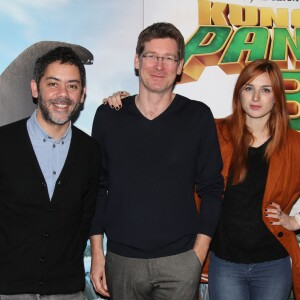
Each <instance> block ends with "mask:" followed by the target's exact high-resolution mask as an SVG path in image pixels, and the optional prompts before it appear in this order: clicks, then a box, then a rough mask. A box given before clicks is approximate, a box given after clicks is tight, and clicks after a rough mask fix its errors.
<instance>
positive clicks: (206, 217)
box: [196, 110, 224, 237]
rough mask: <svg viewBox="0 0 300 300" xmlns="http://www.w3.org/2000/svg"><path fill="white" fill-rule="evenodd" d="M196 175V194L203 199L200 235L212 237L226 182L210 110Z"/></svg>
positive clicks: (202, 132) (202, 131)
mask: <svg viewBox="0 0 300 300" xmlns="http://www.w3.org/2000/svg"><path fill="white" fill-rule="evenodd" d="M199 132H200V133H201V134H202V138H201V145H200V146H199V155H198V163H197V175H196V192H197V194H198V195H199V197H200V199H201V206H200V214H199V223H198V224H199V227H198V233H201V234H205V235H208V236H210V237H212V236H213V235H214V232H215V230H216V227H217V225H218V221H219V216H220V212H221V206H222V194H223V189H224V180H223V177H222V175H221V171H222V167H223V163H222V157H221V152H220V146H219V141H218V137H217V132H216V127H215V121H214V119H213V116H212V113H211V111H210V110H209V112H208V114H207V116H206V120H205V125H204V130H201V131H199Z"/></svg>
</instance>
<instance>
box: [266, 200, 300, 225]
mask: <svg viewBox="0 0 300 300" xmlns="http://www.w3.org/2000/svg"><path fill="white" fill-rule="evenodd" d="M266 217H267V218H271V219H275V221H274V220H272V221H270V223H271V225H274V226H276V225H281V226H283V227H284V228H286V229H288V230H291V231H295V230H298V229H300V225H299V224H298V223H297V221H296V219H295V217H294V216H289V215H287V214H285V213H284V212H283V211H282V210H281V207H280V205H279V204H277V203H275V202H272V203H271V206H270V207H269V208H267V209H266Z"/></svg>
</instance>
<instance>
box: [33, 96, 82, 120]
mask: <svg viewBox="0 0 300 300" xmlns="http://www.w3.org/2000/svg"><path fill="white" fill-rule="evenodd" d="M49 104H50V105H51V104H60V105H68V107H71V106H72V104H73V101H72V100H70V98H57V99H52V100H48V101H44V100H43V99H42V97H41V96H40V95H39V96H38V105H39V108H40V110H41V113H42V116H43V119H44V120H45V121H46V122H47V123H50V124H56V125H64V124H66V123H68V122H69V121H70V120H71V118H72V117H73V116H74V115H75V114H76V112H77V111H78V110H79V107H80V103H77V104H76V105H75V106H74V107H73V110H72V111H69V112H68V114H64V113H62V117H60V118H57V117H55V116H54V115H53V114H52V113H51V111H50V110H49V108H48V107H49Z"/></svg>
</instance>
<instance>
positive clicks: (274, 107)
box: [209, 60, 300, 300]
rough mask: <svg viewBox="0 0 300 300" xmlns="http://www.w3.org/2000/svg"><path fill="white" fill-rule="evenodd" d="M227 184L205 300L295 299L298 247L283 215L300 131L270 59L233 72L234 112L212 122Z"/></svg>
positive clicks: (294, 195)
mask: <svg viewBox="0 0 300 300" xmlns="http://www.w3.org/2000/svg"><path fill="white" fill-rule="evenodd" d="M217 130H218V135H219V141H220V147H221V151H222V158H223V162H224V168H223V176H224V179H225V182H226V188H225V193H224V199H223V208H222V213H221V218H220V222H219V226H218V229H217V232H216V235H215V237H214V239H213V243H212V245H211V257H210V265H209V295H210V299H211V300H218V299H230V300H235V299H236V300H240V299H243V300H247V299H251V300H254V299H255V300H260V299H264V300H276V299H278V300H285V299H287V298H288V295H289V293H290V288H291V281H292V280H291V277H292V275H291V274H292V273H291V260H290V258H292V266H293V267H292V268H293V278H294V289H295V291H296V294H297V299H300V298H299V296H300V287H299V282H300V280H299V279H300V250H299V247H298V243H297V239H296V236H295V233H294V230H297V229H299V228H300V226H299V224H298V223H297V222H296V219H295V218H294V217H289V216H288V215H287V214H288V213H289V212H290V210H291V208H292V206H293V205H294V203H295V202H296V200H297V199H298V198H299V196H300V167H299V166H300V133H298V132H296V131H294V130H291V129H290V128H289V118H288V111H287V105H286V99H285V91H284V86H283V79H282V76H281V72H280V69H279V68H278V66H277V65H276V64H275V63H274V62H272V61H269V60H256V61H253V62H251V63H249V64H248V65H247V66H246V67H245V68H244V69H243V70H242V72H241V74H240V76H239V77H238V79H237V82H236V85H235V88H234V92H233V112H232V114H231V115H230V116H229V117H227V118H225V119H222V120H218V121H217Z"/></svg>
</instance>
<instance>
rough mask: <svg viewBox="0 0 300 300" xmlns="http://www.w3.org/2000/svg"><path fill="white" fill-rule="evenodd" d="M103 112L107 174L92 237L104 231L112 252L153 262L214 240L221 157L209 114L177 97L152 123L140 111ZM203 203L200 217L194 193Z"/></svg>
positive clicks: (98, 132) (99, 117) (99, 136)
mask: <svg viewBox="0 0 300 300" xmlns="http://www.w3.org/2000/svg"><path fill="white" fill-rule="evenodd" d="M134 99H135V97H134V96H132V97H129V98H127V99H126V100H125V101H123V108H122V109H121V110H119V111H115V110H112V109H111V108H110V107H109V106H108V105H102V106H100V107H99V108H98V110H97V113H96V116H95V119H94V124H93V131H92V136H93V137H94V138H96V140H98V141H99V142H100V144H101V147H102V152H103V166H104V168H103V172H102V174H101V178H100V191H99V194H98V200H97V209H96V214H95V217H94V220H93V224H92V230H91V234H92V235H94V234H102V233H104V232H105V233H106V234H107V237H108V250H109V251H112V252H114V253H116V254H119V255H123V256H127V257H139V258H153V257H162V256H168V255H174V254H178V253H181V252H184V251H187V250H189V249H191V248H192V247H193V244H194V241H195V237H196V235H197V233H203V234H206V235H208V236H212V235H213V234H214V232H215V229H216V226H217V222H218V219H219V213H220V209H221V195H222V191H223V178H222V176H221V169H222V159H221V155H220V149H219V143H218V138H217V134H216V129H215V122H214V119H213V116H212V114H211V111H210V109H209V108H208V107H207V106H206V105H205V104H203V103H201V102H199V101H192V100H189V99H187V98H185V97H183V96H180V95H176V97H175V98H174V100H173V102H172V103H171V105H170V106H169V107H168V108H167V109H166V110H165V111H164V112H163V113H162V114H160V115H159V116H158V117H157V118H155V119H154V120H148V119H147V118H145V117H144V116H143V115H142V114H141V113H140V111H139V110H138V109H137V107H136V106H135V101H134ZM195 186H196V190H197V192H198V194H199V196H200V197H201V199H202V202H201V211H200V215H198V214H197V209H196V205H195V200H194V190H195Z"/></svg>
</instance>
